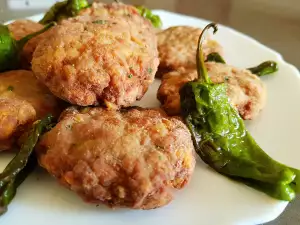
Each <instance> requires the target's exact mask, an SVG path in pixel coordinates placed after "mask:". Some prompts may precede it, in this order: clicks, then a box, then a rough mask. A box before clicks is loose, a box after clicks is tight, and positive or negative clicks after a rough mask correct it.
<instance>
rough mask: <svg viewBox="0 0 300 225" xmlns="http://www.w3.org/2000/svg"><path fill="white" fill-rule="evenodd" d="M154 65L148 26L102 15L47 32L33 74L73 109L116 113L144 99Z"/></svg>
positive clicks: (154, 49)
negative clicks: (102, 105) (100, 108)
mask: <svg viewBox="0 0 300 225" xmlns="http://www.w3.org/2000/svg"><path fill="white" fill-rule="evenodd" d="M134 13H135V12H134ZM137 18H139V22H136V21H137ZM141 24H144V25H143V26H141ZM158 63H159V61H158V52H157V41H156V36H155V33H154V31H153V29H152V28H151V27H150V26H149V24H148V21H146V20H144V19H143V18H142V17H141V16H139V15H136V14H132V16H127V17H126V18H124V19H120V18H116V17H109V16H105V14H104V15H102V16H101V17H97V16H95V15H82V16H78V17H75V18H71V19H69V20H64V21H63V22H62V23H61V24H60V25H57V26H56V27H54V28H52V29H51V31H50V32H49V36H48V38H47V40H44V41H42V42H41V43H40V44H39V46H38V48H37V49H36V51H35V53H34V59H33V61H32V65H33V66H32V68H33V71H34V72H35V74H36V76H37V78H38V79H39V80H41V81H42V82H43V83H44V84H46V86H48V87H49V89H50V90H51V91H52V92H53V93H54V94H55V95H56V96H58V97H60V98H62V99H64V100H66V101H68V102H70V103H72V104H77V105H81V106H87V105H98V104H100V103H105V104H106V105H107V106H108V107H113V108H118V107H120V106H129V105H131V104H132V103H133V102H135V101H136V100H139V99H141V98H142V97H143V95H144V93H145V92H146V91H147V89H148V87H149V85H150V84H151V83H152V82H153V80H154V75H155V73H156V71H157V67H158Z"/></svg>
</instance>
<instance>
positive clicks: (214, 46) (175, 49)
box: [157, 26, 223, 76]
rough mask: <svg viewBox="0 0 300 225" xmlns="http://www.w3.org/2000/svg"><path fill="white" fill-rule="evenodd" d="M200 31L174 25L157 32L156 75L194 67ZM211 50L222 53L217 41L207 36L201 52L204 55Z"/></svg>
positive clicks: (194, 28)
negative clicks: (157, 66)
mask: <svg viewBox="0 0 300 225" xmlns="http://www.w3.org/2000/svg"><path fill="white" fill-rule="evenodd" d="M201 32H202V30H201V29H199V28H196V27H190V26H175V27H170V28H168V29H166V30H164V31H162V32H160V33H158V34H157V39H158V52H159V59H160V65H159V70H160V71H159V73H158V74H157V76H161V74H162V73H164V72H169V71H172V70H177V69H179V68H180V67H184V68H186V69H188V68H192V69H194V68H196V52H197V43H198V39H199V36H200V34H201ZM212 52H218V53H219V54H220V55H222V54H223V49H222V47H221V45H220V44H219V43H218V42H216V41H214V40H212V39H210V38H209V37H208V38H207V39H206V40H205V41H204V44H203V53H204V56H205V57H206V56H207V55H209V54H210V53H212Z"/></svg>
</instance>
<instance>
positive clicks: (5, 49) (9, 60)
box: [0, 23, 55, 72]
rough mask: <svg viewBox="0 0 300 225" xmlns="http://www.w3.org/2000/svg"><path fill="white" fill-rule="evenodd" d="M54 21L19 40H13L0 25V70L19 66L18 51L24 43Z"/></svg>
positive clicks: (50, 25)
mask: <svg viewBox="0 0 300 225" xmlns="http://www.w3.org/2000/svg"><path fill="white" fill-rule="evenodd" d="M54 25H55V23H50V24H47V25H46V26H45V27H44V28H43V29H41V30H40V31H37V32H35V33H32V34H29V35H27V36H25V37H23V38H22V39H20V40H18V41H17V40H15V39H14V38H13V36H12V34H11V32H10V31H9V29H8V27H7V26H5V25H0V72H4V71H7V70H15V69H19V68H20V52H21V51H22V49H23V47H24V46H25V44H26V43H27V42H28V41H29V40H30V39H31V38H34V37H35V36H37V35H39V34H41V33H44V32H45V31H46V30H48V29H49V28H50V27H52V26H54Z"/></svg>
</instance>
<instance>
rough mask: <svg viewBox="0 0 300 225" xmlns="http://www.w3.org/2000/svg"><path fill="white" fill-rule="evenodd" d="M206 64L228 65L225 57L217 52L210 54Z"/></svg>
mask: <svg viewBox="0 0 300 225" xmlns="http://www.w3.org/2000/svg"><path fill="white" fill-rule="evenodd" d="M205 62H217V63H223V64H226V62H225V60H224V59H223V57H222V56H221V55H220V54H219V53H217V52H212V53H210V54H209V55H208V56H207V57H206V60H205Z"/></svg>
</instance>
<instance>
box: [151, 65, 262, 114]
mask: <svg viewBox="0 0 300 225" xmlns="http://www.w3.org/2000/svg"><path fill="white" fill-rule="evenodd" d="M205 65H206V67H207V71H208V74H209V76H210V78H211V80H212V82H214V83H226V84H227V95H228V97H229V100H230V102H231V105H232V106H233V107H235V108H236V109H237V110H238V111H239V113H240V115H241V117H242V118H243V119H245V120H251V119H253V118H255V117H256V116H258V114H259V113H260V111H261V110H262V109H263V108H264V106H265V104H266V96H267V91H266V87H265V85H264V83H263V82H262V81H261V79H260V78H259V77H258V76H256V75H254V74H252V73H251V72H250V71H249V70H245V69H238V68H235V67H232V66H229V65H225V64H221V63H215V62H207V63H205ZM197 77H198V75H197V71H196V70H192V69H191V70H185V69H183V68H181V69H179V70H178V71H173V72H170V73H167V74H165V75H164V76H163V78H162V83H161V85H160V87H159V90H158V92H157V98H158V99H159V100H160V102H161V103H162V108H163V109H164V110H165V111H166V112H167V113H168V115H179V114H180V95H179V90H180V88H181V87H182V86H183V85H184V84H185V83H187V82H189V81H192V80H195V79H197Z"/></svg>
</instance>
